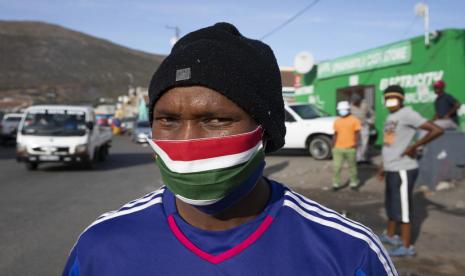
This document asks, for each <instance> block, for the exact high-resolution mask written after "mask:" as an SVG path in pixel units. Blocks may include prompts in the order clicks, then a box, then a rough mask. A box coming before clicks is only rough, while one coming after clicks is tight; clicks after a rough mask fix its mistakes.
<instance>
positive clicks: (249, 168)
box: [156, 150, 265, 200]
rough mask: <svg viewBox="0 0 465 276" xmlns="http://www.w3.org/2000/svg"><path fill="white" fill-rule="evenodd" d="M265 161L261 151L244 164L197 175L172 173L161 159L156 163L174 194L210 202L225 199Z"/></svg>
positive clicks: (197, 173) (164, 180)
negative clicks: (210, 200)
mask: <svg viewBox="0 0 465 276" xmlns="http://www.w3.org/2000/svg"><path fill="white" fill-rule="evenodd" d="M264 159H265V154H264V153H263V150H259V151H257V152H256V153H255V155H254V156H253V157H252V158H251V159H249V161H248V162H246V163H244V164H240V165H237V166H233V167H229V168H223V169H217V170H210V171H204V172H196V173H176V172H172V171H170V170H169V169H168V167H166V165H165V163H164V162H163V160H161V158H157V159H156V163H157V165H158V167H159V168H160V172H161V177H162V179H163V182H164V183H165V185H166V186H168V188H169V189H170V190H171V191H172V192H173V193H175V194H178V195H181V196H183V197H185V198H189V199H194V200H209V199H219V198H223V197H224V196H225V195H226V194H228V192H229V191H231V190H233V189H234V188H236V187H238V186H239V185H240V184H241V183H243V182H244V181H245V180H246V179H247V178H248V177H249V176H250V175H251V174H252V172H253V171H254V170H255V169H256V168H257V167H258V166H259V165H260V164H261V162H262V161H263V160H264Z"/></svg>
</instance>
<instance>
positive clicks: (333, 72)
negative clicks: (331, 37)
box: [294, 29, 465, 142]
mask: <svg viewBox="0 0 465 276" xmlns="http://www.w3.org/2000/svg"><path fill="white" fill-rule="evenodd" d="M441 79H442V80H444V81H445V82H446V83H447V86H446V92H448V93H450V94H451V95H453V96H454V97H455V98H457V99H458V100H459V101H460V102H461V103H462V106H461V108H460V110H459V118H460V122H461V129H462V130H465V30H459V29H446V30H443V31H440V32H437V33H435V34H434V36H433V37H431V40H430V44H429V45H425V43H424V37H422V36H421V37H415V38H412V39H409V40H405V41H400V42H396V43H392V44H388V45H385V46H382V47H378V48H374V49H370V50H367V51H364V52H360V53H356V54H353V55H349V56H345V57H341V58H336V59H333V60H328V61H324V62H320V63H319V64H318V65H317V66H315V67H314V68H313V69H312V71H310V72H309V73H307V74H305V75H303V76H302V77H301V87H300V88H297V89H296V91H295V95H294V97H295V101H296V102H308V103H312V104H314V105H316V106H318V107H319V108H321V109H323V110H324V111H326V112H328V113H330V114H335V113H336V104H337V102H339V101H342V100H348V99H350V97H351V95H352V94H354V93H357V94H359V95H360V96H362V97H363V98H364V99H365V100H366V101H367V103H368V104H370V105H371V106H372V107H373V109H374V110H375V112H376V124H375V126H376V128H377V130H378V132H379V133H381V132H382V131H381V130H382V126H383V122H384V120H385V117H386V116H387V114H388V111H387V109H386V108H385V107H384V105H383V101H384V99H383V96H382V95H383V90H384V89H385V88H386V87H387V86H388V85H392V84H398V85H401V86H402V87H403V88H404V89H405V91H406V95H405V104H406V105H408V106H412V107H413V108H414V109H415V110H417V111H418V112H420V113H421V114H422V115H423V116H425V117H426V118H432V117H433V115H434V104H433V103H434V100H435V98H436V95H435V94H434V91H433V87H432V84H433V83H434V82H435V81H437V80H441ZM378 138H379V139H378V142H379V141H381V138H382V137H381V135H380V137H378Z"/></svg>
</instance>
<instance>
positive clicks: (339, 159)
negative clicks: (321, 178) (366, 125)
mask: <svg viewBox="0 0 465 276" xmlns="http://www.w3.org/2000/svg"><path fill="white" fill-rule="evenodd" d="M336 109H337V112H338V114H339V118H337V119H336V121H334V136H333V187H332V188H333V191H337V190H339V189H340V188H342V186H341V170H342V166H343V164H344V162H346V161H347V164H348V166H349V179H350V182H349V186H350V188H351V189H353V190H356V189H357V188H358V185H359V180H358V176H357V161H356V157H355V156H356V150H357V145H358V143H359V135H360V129H361V125H360V121H359V120H358V119H357V118H356V117H355V116H353V115H352V114H350V105H349V102H347V101H342V102H339V103H338V104H337V108H336Z"/></svg>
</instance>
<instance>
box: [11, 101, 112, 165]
mask: <svg viewBox="0 0 465 276" xmlns="http://www.w3.org/2000/svg"><path fill="white" fill-rule="evenodd" d="M111 138H112V134H111V129H110V128H108V127H101V126H97V125H96V124H95V114H94V110H93V108H92V107H88V106H70V105H37V106H31V107H29V108H27V109H26V111H25V114H24V117H23V119H22V120H21V122H20V124H19V128H18V135H17V137H16V156H17V160H18V161H19V162H25V164H26V168H27V169H29V170H35V169H37V167H38V165H39V164H40V163H45V162H61V163H71V164H79V163H81V164H83V165H85V166H86V167H87V168H92V166H93V164H94V162H95V161H103V160H104V159H105V157H106V156H107V155H108V149H109V147H110V143H111Z"/></svg>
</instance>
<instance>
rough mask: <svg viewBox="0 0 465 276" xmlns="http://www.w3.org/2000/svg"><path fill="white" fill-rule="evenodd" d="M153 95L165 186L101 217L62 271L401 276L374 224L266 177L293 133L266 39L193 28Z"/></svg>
mask: <svg viewBox="0 0 465 276" xmlns="http://www.w3.org/2000/svg"><path fill="white" fill-rule="evenodd" d="M149 97H150V109H149V110H150V116H149V117H150V120H151V123H152V129H153V131H152V132H153V133H152V138H153V139H150V140H149V141H148V142H149V144H150V146H151V147H152V149H153V150H154V152H155V154H156V164H157V165H158V168H159V169H160V173H161V176H162V181H163V182H164V184H165V185H166V186H163V187H161V188H160V189H159V190H157V191H154V192H152V193H150V194H148V195H146V196H144V197H141V198H139V199H137V200H133V201H131V202H129V203H127V204H126V205H124V206H123V207H122V208H121V209H119V210H117V211H113V212H109V213H106V214H104V215H102V216H101V217H100V218H98V219H97V220H96V221H95V222H94V223H92V224H91V225H90V226H89V227H88V228H87V229H86V230H85V231H84V233H83V234H81V236H80V237H79V239H78V242H77V244H76V245H75V246H74V248H73V250H72V252H71V255H70V257H69V259H68V262H67V265H66V268H65V271H64V273H63V275H99V276H105V275H207V276H208V275H397V273H396V270H395V268H394V266H393V265H392V262H391V260H390V259H389V256H388V255H387V253H386V252H385V250H384V248H383V246H382V245H381V243H380V241H379V240H378V239H377V237H376V236H374V235H373V233H372V232H371V231H370V230H369V229H368V228H366V227H365V226H363V225H361V224H359V223H357V222H354V221H351V220H348V219H346V218H344V217H342V216H341V215H339V214H337V213H336V212H334V211H332V210H329V209H327V208H325V207H323V206H321V205H319V204H318V203H316V202H314V201H312V200H310V199H307V198H305V197H303V196H302V195H299V194H297V193H295V192H293V191H292V190H290V189H289V188H287V187H285V186H284V185H282V184H280V183H277V182H275V181H272V180H270V179H267V178H265V177H264V176H263V169H264V167H265V152H272V151H276V150H278V149H279V148H280V147H282V146H283V144H284V136H285V126H284V104H283V99H282V91H281V80H280V73H279V68H278V65H277V62H276V59H275V57H274V54H273V52H272V50H271V49H270V48H269V47H268V46H267V45H266V44H264V43H262V42H260V41H258V40H252V39H248V38H246V37H244V36H242V35H241V34H240V33H239V31H238V30H237V29H236V28H235V27H234V26H233V25H231V24H228V23H218V24H215V25H214V26H211V27H207V28H204V29H200V30H198V31H195V32H192V33H190V34H187V35H186V36H184V37H183V38H181V39H180V40H179V41H178V42H177V43H176V45H175V46H174V47H173V49H172V51H171V53H170V55H168V56H167V57H166V59H165V60H164V61H163V63H162V64H161V65H160V67H159V69H158V70H157V72H156V73H155V74H154V76H153V78H152V81H151V84H150V88H149ZM153 181H156V179H154V180H153Z"/></svg>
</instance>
